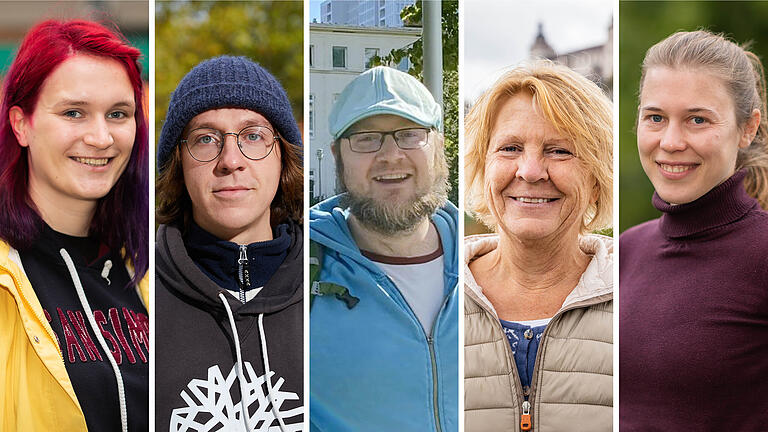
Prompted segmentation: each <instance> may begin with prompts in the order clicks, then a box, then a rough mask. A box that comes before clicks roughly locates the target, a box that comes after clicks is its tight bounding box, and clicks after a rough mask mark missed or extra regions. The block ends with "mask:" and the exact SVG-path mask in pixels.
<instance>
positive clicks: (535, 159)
mask: <svg viewBox="0 0 768 432" xmlns="http://www.w3.org/2000/svg"><path fill="white" fill-rule="evenodd" d="M517 177H518V178H520V179H522V180H524V181H526V182H528V183H536V182H537V181H546V180H549V172H548V171H547V162H546V160H545V159H544V157H543V156H542V155H538V154H530V153H525V154H523V155H522V156H520V158H519V159H518V164H517Z"/></svg>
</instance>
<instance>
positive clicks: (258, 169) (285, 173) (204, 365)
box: [154, 56, 304, 432]
mask: <svg viewBox="0 0 768 432" xmlns="http://www.w3.org/2000/svg"><path fill="white" fill-rule="evenodd" d="M301 149H302V137H301V132H300V130H299V126H298V124H297V122H296V119H295V118H294V116H293V110H292V108H291V105H290V103H289V101H288V96H287V95H286V92H285V90H284V89H283V87H282V85H281V84H280V83H279V82H278V80H277V79H276V78H275V77H274V76H273V75H272V74H270V73H269V71H267V70H266V69H265V68H264V67H262V66H261V65H259V64H257V63H255V62H253V61H251V60H249V59H248V58H246V57H232V56H221V57H216V58H212V59H208V60H205V61H203V62H201V63H200V64H198V65H197V66H195V67H194V68H193V69H192V70H191V71H190V72H189V73H187V75H186V76H185V77H184V78H183V79H182V80H181V82H180V83H179V85H178V86H177V87H176V90H175V91H174V92H173V94H172V96H171V100H170V103H169V106H168V111H167V115H166V118H165V120H164V122H163V126H162V131H161V133H160V138H159V140H158V145H157V169H158V173H159V175H158V179H157V185H156V199H157V203H158V205H157V210H156V211H157V221H158V223H160V226H159V228H158V231H157V241H156V284H155V286H156V297H155V305H154V307H155V317H156V318H155V319H156V324H157V329H156V332H155V342H156V343H155V347H156V349H155V364H156V375H155V376H156V387H155V388H156V405H155V417H156V423H157V425H158V428H161V429H164V430H165V429H167V430H169V431H180V430H189V429H192V428H196V430H211V429H210V428H213V429H216V430H218V429H221V430H254V428H255V427H257V425H261V426H259V427H261V428H264V429H270V430H272V429H273V428H275V429H278V430H280V431H282V432H286V431H300V430H301V427H302V424H303V414H302V412H303V405H304V402H303V398H304V395H303V324H302V321H303V306H302V304H303V289H302V286H303V240H302V238H303V231H302V225H301V222H302V214H303V213H302V210H303V203H304V202H303V170H302V151H301ZM182 365H183V367H180V366H182ZM214 392H215V393H216V394H217V395H218V396H217V401H216V402H215V403H212V402H211V400H209V399H208V398H207V397H206V396H204V395H206V394H212V393H214ZM225 407H228V408H225ZM199 422H202V423H199ZM203 424H205V425H206V426H205V428H203ZM191 425H194V427H193V426H191Z"/></svg>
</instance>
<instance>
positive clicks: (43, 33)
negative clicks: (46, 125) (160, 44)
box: [0, 20, 149, 282]
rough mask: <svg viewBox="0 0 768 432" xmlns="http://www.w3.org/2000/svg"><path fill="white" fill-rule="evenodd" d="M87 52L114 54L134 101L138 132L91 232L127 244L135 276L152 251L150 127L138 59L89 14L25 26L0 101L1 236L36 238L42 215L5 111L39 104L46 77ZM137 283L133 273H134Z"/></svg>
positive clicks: (13, 240)
mask: <svg viewBox="0 0 768 432" xmlns="http://www.w3.org/2000/svg"><path fill="white" fill-rule="evenodd" d="M78 54H88V55H93V56H98V57H106V58H110V59H114V60H117V61H118V62H120V64H121V65H123V67H124V68H125V71H126V73H127V74H128V78H129V80H130V82H131V86H132V87H133V94H134V99H135V102H136V114H135V118H136V139H135V141H134V143H133V150H132V151H131V156H130V159H129V161H128V166H127V167H126V169H125V171H124V172H123V174H122V175H121V176H120V179H118V181H117V183H116V184H115V185H114V186H113V187H112V189H111V190H110V192H109V193H108V194H107V195H106V196H105V197H103V198H101V199H100V200H99V203H98V205H97V208H96V213H95V214H94V217H93V220H92V221H91V226H90V230H89V234H90V235H93V236H96V237H97V238H99V239H100V241H101V242H103V243H105V244H106V245H107V246H109V247H110V248H112V249H121V248H125V252H126V258H127V259H130V260H131V261H132V262H133V265H134V268H135V270H136V273H135V274H136V276H135V277H134V279H137V278H140V277H141V276H142V275H143V274H144V273H145V272H146V270H147V267H148V265H149V257H148V254H149V251H148V243H147V242H148V233H147V232H148V221H149V206H148V197H147V193H148V187H149V183H148V182H149V174H148V165H147V151H148V150H147V148H148V143H147V139H148V129H147V128H148V126H147V119H146V117H145V113H144V104H143V91H144V90H143V83H142V81H141V67H140V66H139V63H138V58H139V56H140V55H141V52H140V51H139V50H138V49H136V48H134V47H132V46H130V45H129V44H128V42H127V40H126V39H125V38H124V37H123V36H122V35H121V34H120V33H119V32H118V31H117V30H110V29H107V28H106V27H104V26H103V25H101V24H98V23H95V22H91V21H81V20H74V21H56V20H49V21H44V22H42V23H40V24H38V25H36V26H35V27H34V28H32V29H31V30H30V31H29V33H27V35H26V37H25V38H24V41H23V42H22V43H21V46H20V47H19V52H18V54H17V55H16V59H15V60H14V61H13V64H12V65H11V67H10V69H9V70H8V73H7V75H6V77H5V83H4V84H3V94H2V105H0V185H2V187H0V208H1V209H4V210H3V211H0V238H2V239H3V240H5V241H7V242H8V243H9V244H10V245H11V246H13V247H14V248H16V249H23V248H25V247H27V246H28V245H30V244H31V243H32V242H34V241H35V239H36V238H37V237H38V235H39V233H40V230H41V228H42V224H43V221H42V219H41V218H40V215H39V214H38V212H37V210H36V208H35V205H34V203H33V202H32V200H31V199H30V198H29V192H28V186H29V183H28V177H29V173H28V161H27V149H26V148H25V147H22V146H21V145H19V142H18V141H17V139H16V135H15V134H14V133H13V129H12V127H11V124H10V120H9V117H8V114H9V111H10V109H11V108H12V107H14V106H17V107H19V108H21V110H22V111H23V112H24V114H25V115H29V116H31V115H32V113H33V112H34V111H35V107H36V105H37V99H38V96H39V95H40V89H41V88H42V86H43V83H44V82H45V80H46V78H48V76H49V75H50V74H51V73H52V72H53V71H54V70H55V69H56V68H57V67H58V66H59V65H60V64H61V63H63V62H64V61H65V60H67V59H69V58H70V57H72V56H75V55H78ZM134 282H135V280H134Z"/></svg>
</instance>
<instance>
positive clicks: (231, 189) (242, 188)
mask: <svg viewBox="0 0 768 432" xmlns="http://www.w3.org/2000/svg"><path fill="white" fill-rule="evenodd" d="M247 190H250V188H247V187H245V186H225V187H222V188H218V189H214V190H213V192H214V193H217V192H225V193H226V192H239V191H247Z"/></svg>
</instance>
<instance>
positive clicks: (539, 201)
mask: <svg viewBox="0 0 768 432" xmlns="http://www.w3.org/2000/svg"><path fill="white" fill-rule="evenodd" d="M512 198H513V199H514V200H515V201H517V202H521V203H526V204H544V203H548V202H552V201H557V200H558V199H559V198H536V197H512Z"/></svg>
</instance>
